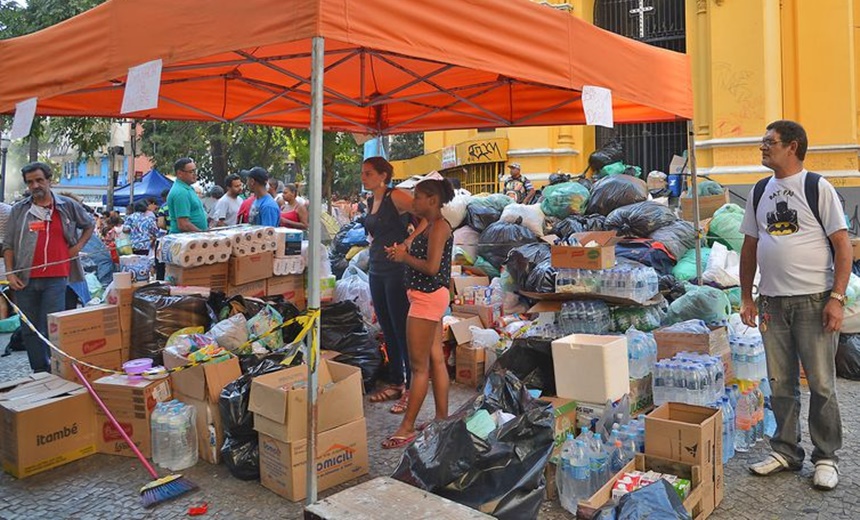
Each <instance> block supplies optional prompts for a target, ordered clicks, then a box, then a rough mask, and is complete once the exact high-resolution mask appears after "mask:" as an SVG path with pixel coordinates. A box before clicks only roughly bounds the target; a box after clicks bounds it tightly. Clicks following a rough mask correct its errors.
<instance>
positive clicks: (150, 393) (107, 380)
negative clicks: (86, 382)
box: [93, 374, 173, 419]
mask: <svg viewBox="0 0 860 520" xmlns="http://www.w3.org/2000/svg"><path fill="white" fill-rule="evenodd" d="M93 389H94V390H95V391H96V393H97V394H98V395H99V397H101V399H102V401H104V402H105V404H106V405H107V407H108V408H109V409H110V411H111V413H113V414H114V415H116V416H117V417H129V418H135V417H139V418H145V419H149V416H150V414H151V413H152V410H153V409H154V408H155V405H156V404H158V403H161V402H164V401H169V400H170V399H172V398H173V391H172V389H171V387H170V380H169V379H159V380H157V381H149V380H147V379H138V380H131V379H129V378H128V377H126V376H125V375H122V374H117V375H110V376H105V377H103V378H101V379H96V381H95V382H94V383H93Z"/></svg>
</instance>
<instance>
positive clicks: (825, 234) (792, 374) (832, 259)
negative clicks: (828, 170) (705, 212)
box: [740, 121, 851, 490]
mask: <svg viewBox="0 0 860 520" xmlns="http://www.w3.org/2000/svg"><path fill="white" fill-rule="evenodd" d="M807 146H808V141H807V138H806V131H805V130H804V129H803V127H802V126H800V125H799V124H797V123H795V122H794V121H775V122H773V123H771V124H770V125H768V127H767V133H766V134H765V136H764V139H762V142H761V146H760V149H761V156H762V161H761V162H762V164H763V165H764V166H766V167H768V168H770V169H771V170H773V176H772V177H769V178H767V179H763V180H762V181H760V182H759V184H757V185H756V187H755V188H753V190H752V191H751V192H750V196H749V198H748V199H747V204H746V213H745V215H744V220H743V223H742V224H741V229H740V230H741V232H742V233H743V234H744V235H745V238H744V244H743V247H742V250H741V265H740V275H741V318H742V319H743V322H744V323H745V324H746V325H748V326H750V327H756V326H758V328H759V330H760V331H761V334H762V339H763V340H764V346H765V352H766V354H767V370H768V376H769V377H770V385H771V388H772V390H773V395H772V397H771V404H772V407H773V413H774V416H775V418H776V432H775V433H774V435H773V437H772V438H771V440H770V444H771V448H772V449H773V451H772V452H771V453H770V454H769V455H768V456H767V457H766V458H765V459H764V460H763V461H761V462H758V463H756V464H753V465H751V466H750V468H749V469H750V471H752V472H753V473H754V474H757V475H762V476H764V475H772V474H774V473H778V472H780V471H783V470H792V471H797V470H800V469H801V468H802V467H803V461H804V459H805V457H806V454H805V453H804V451H803V448H801V447H800V374H799V370H800V368H799V363H803V368H804V370H805V371H806V376H807V380H808V381H809V391H810V394H811V398H810V403H809V434H810V437H811V438H812V444H813V445H814V447H815V449H814V450H813V452H812V462H813V464H814V465H815V474H814V477H813V485H814V486H815V487H816V488H818V489H822V490H830V489H833V488H835V487H836V485H837V484H838V483H839V473H838V469H837V460H838V459H837V456H836V451H837V450H839V449H840V448H841V447H842V422H841V418H840V414H839V405H838V403H837V401H836V366H835V361H834V356H835V355H836V347H837V343H838V340H839V329H840V328H841V325H842V316H843V313H842V307H843V306H844V305H845V288H846V286H847V285H848V277H849V275H850V274H851V246H850V242H849V239H848V232H847V229H846V228H847V226H846V224H845V217H844V215H843V211H842V207H841V204H840V202H839V197H838V195H837V193H836V190H835V189H834V188H833V186H832V185H831V184H830V183H829V182H827V181H826V180H825V179H824V178H823V177H821V176H820V175H818V174H815V173H813V172H808V171H807V170H806V169H805V168H804V167H803V160H804V158H805V156H806V149H807ZM756 266H758V269H759V272H760V274H761V280H760V282H759V285H758V290H759V298H758V302H757V304H756V302H754V301H753V294H752V293H753V281H754V279H755V274H756ZM757 316H758V319H759V320H758V321H759V322H758V324H757V323H756V317H757Z"/></svg>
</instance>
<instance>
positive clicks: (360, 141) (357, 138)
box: [352, 133, 373, 146]
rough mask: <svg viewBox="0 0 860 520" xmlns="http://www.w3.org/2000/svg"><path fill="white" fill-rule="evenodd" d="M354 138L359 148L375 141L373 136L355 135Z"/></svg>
mask: <svg viewBox="0 0 860 520" xmlns="http://www.w3.org/2000/svg"><path fill="white" fill-rule="evenodd" d="M352 138H353V139H355V144H357V145H358V146H362V145H364V143H366V142H368V141H370V140H371V139H373V134H358V133H353V134H352Z"/></svg>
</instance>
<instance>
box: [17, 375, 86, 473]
mask: <svg viewBox="0 0 860 520" xmlns="http://www.w3.org/2000/svg"><path fill="white" fill-rule="evenodd" d="M94 406H95V405H94V403H93V400H92V398H91V397H90V396H89V394H87V391H86V389H85V388H84V387H83V386H81V385H79V384H76V383H72V382H70V381H66V380H64V379H62V378H60V377H57V376H55V375H51V374H44V373H39V374H32V375H30V376H28V377H25V378H22V379H17V380H15V381H9V382H5V383H0V463H2V465H3V469H4V470H5V471H6V472H8V473H9V474H11V475H13V476H14V477H16V478H25V477H29V476H30V475H35V474H36V473H40V472H42V471H46V470H49V469H51V468H55V467H57V466H61V465H63V464H66V463H68V462H71V461H73V460H77V459H80V458H83V457H86V456H88V455H92V454H93V453H95V452H96V446H95V440H96V439H95V433H94V429H93V428H94V424H95V408H94Z"/></svg>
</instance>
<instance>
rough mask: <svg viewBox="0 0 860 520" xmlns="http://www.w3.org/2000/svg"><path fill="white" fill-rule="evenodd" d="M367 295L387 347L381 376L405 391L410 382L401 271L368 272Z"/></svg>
mask: <svg viewBox="0 0 860 520" xmlns="http://www.w3.org/2000/svg"><path fill="white" fill-rule="evenodd" d="M370 295H371V297H372V298H373V310H374V311H375V312H376V319H378V320H379V325H380V327H382V334H383V335H384V336H385V345H386V347H387V348H388V372H387V374H383V379H384V380H385V381H386V382H387V383H390V384H392V385H402V384H404V383H405V384H406V387H407V388H409V382H410V380H411V379H412V370H411V369H410V368H409V350H408V349H407V347H406V315H407V314H408V313H409V300H408V299H407V298H406V287H405V286H404V285H403V271H402V270H400V269H398V270H397V271H395V272H393V273H386V274H375V273H370Z"/></svg>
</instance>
